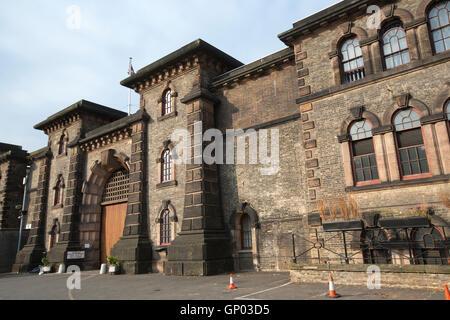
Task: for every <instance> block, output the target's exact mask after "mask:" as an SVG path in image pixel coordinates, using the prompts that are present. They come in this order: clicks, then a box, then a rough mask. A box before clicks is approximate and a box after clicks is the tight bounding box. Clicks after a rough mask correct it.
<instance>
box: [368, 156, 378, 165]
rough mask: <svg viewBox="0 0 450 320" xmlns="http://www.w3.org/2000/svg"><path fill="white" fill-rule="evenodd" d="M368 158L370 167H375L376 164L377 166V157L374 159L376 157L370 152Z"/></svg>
mask: <svg viewBox="0 0 450 320" xmlns="http://www.w3.org/2000/svg"><path fill="white" fill-rule="evenodd" d="M369 160H370V165H371V166H372V167H376V166H377V159H376V157H375V155H374V154H371V155H370V156H369Z"/></svg>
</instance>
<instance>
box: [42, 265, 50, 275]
mask: <svg viewBox="0 0 450 320" xmlns="http://www.w3.org/2000/svg"><path fill="white" fill-rule="evenodd" d="M42 271H43V272H44V273H49V272H50V271H52V267H51V266H44V267H43V268H42Z"/></svg>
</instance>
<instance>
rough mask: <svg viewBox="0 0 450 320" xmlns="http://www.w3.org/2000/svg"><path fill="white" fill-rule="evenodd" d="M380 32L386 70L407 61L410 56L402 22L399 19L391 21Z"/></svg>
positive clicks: (409, 59)
mask: <svg viewBox="0 0 450 320" xmlns="http://www.w3.org/2000/svg"><path fill="white" fill-rule="evenodd" d="M382 34H383V36H382V44H381V45H382V51H383V56H384V66H385V68H386V70H389V69H392V68H396V67H399V66H401V65H404V64H407V63H409V62H410V61H411V58H410V55H409V48H408V41H407V40H406V32H405V29H404V28H403V24H402V23H401V22H399V21H397V22H394V23H391V24H389V25H388V26H387V27H385V28H384V32H383V33H382Z"/></svg>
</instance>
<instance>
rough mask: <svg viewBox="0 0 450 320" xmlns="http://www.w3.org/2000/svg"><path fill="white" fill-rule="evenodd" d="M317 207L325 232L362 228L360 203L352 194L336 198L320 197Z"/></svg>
mask: <svg viewBox="0 0 450 320" xmlns="http://www.w3.org/2000/svg"><path fill="white" fill-rule="evenodd" d="M317 209H318V211H319V214H320V216H321V218H322V227H323V230H324V231H325V232H336V231H355V230H362V228H363V223H362V220H361V213H360V210H359V206H358V203H357V202H356V200H355V199H354V198H353V197H352V195H348V196H344V197H338V198H334V199H320V200H319V201H317Z"/></svg>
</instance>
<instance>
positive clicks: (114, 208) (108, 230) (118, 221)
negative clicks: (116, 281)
mask: <svg viewBox="0 0 450 320" xmlns="http://www.w3.org/2000/svg"><path fill="white" fill-rule="evenodd" d="M126 214H127V203H126V202H125V203H119V204H113V205H109V206H104V207H102V236H101V241H100V245H101V250H100V260H101V263H106V258H107V257H108V256H110V255H111V248H112V247H113V246H114V245H115V244H116V242H117V241H119V239H120V237H122V235H123V227H124V225H125V216H126Z"/></svg>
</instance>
